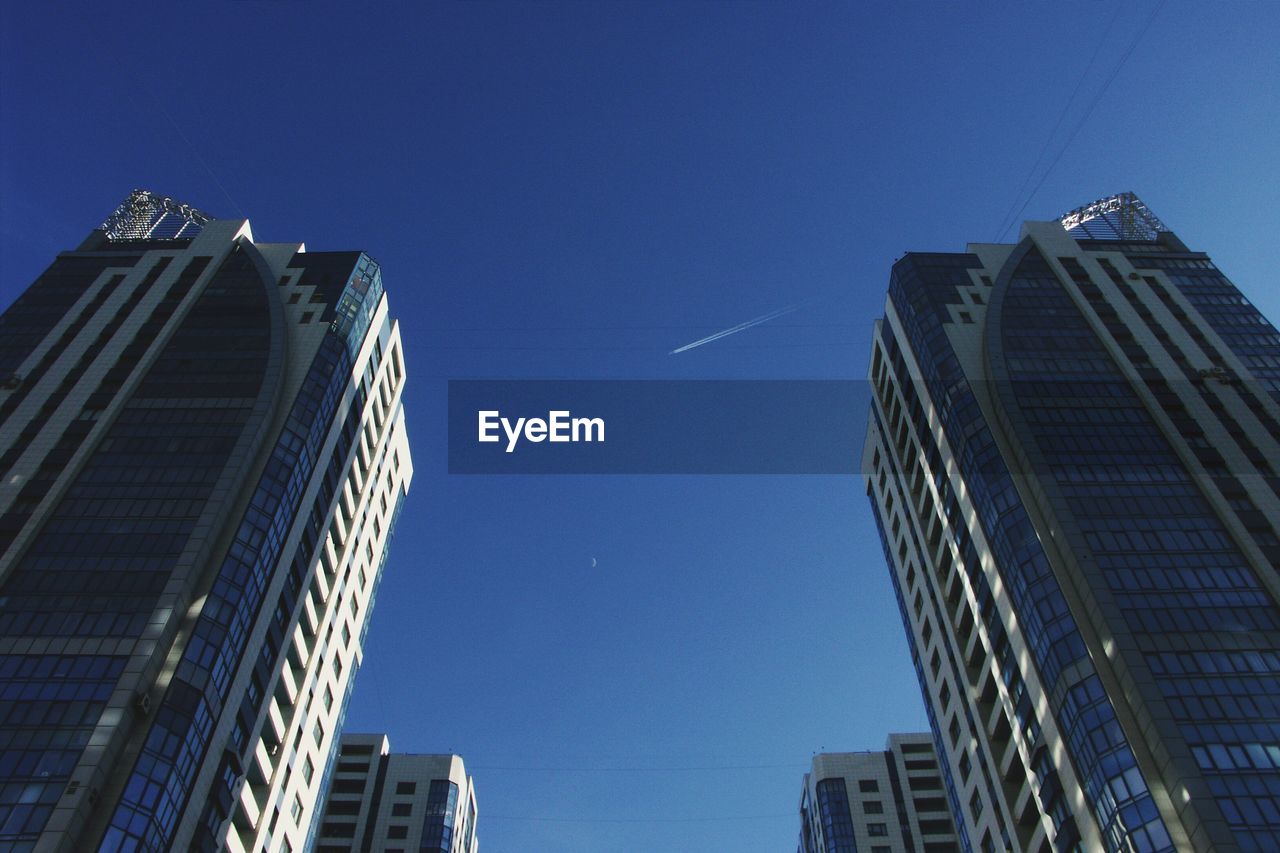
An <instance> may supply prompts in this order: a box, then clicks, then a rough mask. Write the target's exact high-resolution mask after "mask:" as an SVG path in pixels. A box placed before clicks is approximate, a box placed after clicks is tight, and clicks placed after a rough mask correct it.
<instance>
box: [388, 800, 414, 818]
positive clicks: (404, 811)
mask: <svg viewBox="0 0 1280 853" xmlns="http://www.w3.org/2000/svg"><path fill="white" fill-rule="evenodd" d="M411 811H413V803H396V804H395V805H393V806H392V807H391V816H392V817H408V816H409V812H411Z"/></svg>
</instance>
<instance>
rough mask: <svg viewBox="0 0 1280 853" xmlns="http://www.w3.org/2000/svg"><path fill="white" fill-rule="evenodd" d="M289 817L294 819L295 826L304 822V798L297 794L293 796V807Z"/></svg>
mask: <svg viewBox="0 0 1280 853" xmlns="http://www.w3.org/2000/svg"><path fill="white" fill-rule="evenodd" d="M289 816H290V817H292V818H293V822H294V824H295V825H296V824H297V823H298V822H299V821H301V820H302V798H301V797H299V796H298V795H297V794H294V796H293V805H292V806H291V807H290V808H289Z"/></svg>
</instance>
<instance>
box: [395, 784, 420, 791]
mask: <svg viewBox="0 0 1280 853" xmlns="http://www.w3.org/2000/svg"><path fill="white" fill-rule="evenodd" d="M417 790H418V785H417V783H415V782H397V783H396V793H397V794H413V793H416V792H417Z"/></svg>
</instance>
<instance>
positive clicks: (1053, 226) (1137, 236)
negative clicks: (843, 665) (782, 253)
mask: <svg viewBox="0 0 1280 853" xmlns="http://www.w3.org/2000/svg"><path fill="white" fill-rule="evenodd" d="M870 378H871V384H872V392H873V393H872V396H873V403H872V406H871V414H870V417H869V421H870V422H869V426H868V434H867V440H866V445H865V449H864V458H863V466H864V467H863V471H864V473H865V474H866V476H867V490H868V495H869V497H870V499H871V503H872V507H873V510H874V514H875V516H876V520H877V523H878V524H879V527H880V532H881V536H882V540H883V544H884V550H885V557H886V559H887V561H888V564H889V567H890V574H891V576H892V579H893V583H894V586H895V589H896V592H897V597H898V602H899V604H900V606H901V613H902V619H903V623H904V626H905V628H906V631H907V635H908V638H909V640H910V645H911V650H912V657H913V661H914V663H915V667H916V670H917V674H918V677H919V680H920V684H921V688H922V691H923V693H924V695H925V700H926V706H927V709H928V713H929V717H930V723H931V727H932V730H933V735H934V738H935V740H936V743H937V747H938V750H939V752H940V754H941V755H942V756H943V758H944V759H945V760H944V761H943V771H944V774H943V775H944V780H945V787H946V791H947V795H948V798H949V799H950V802H951V806H952V811H953V813H954V814H955V815H956V818H957V825H958V827H957V828H958V831H959V833H960V842H961V845H962V846H963V847H964V848H965V849H975V850H984V851H990V850H997V849H999V850H1003V849H1013V850H1031V851H1042V850H1043V851H1049V850H1075V849H1079V850H1111V851H1118V850H1136V851H1163V850H1175V849H1176V850H1197V851H1200V850H1219V851H1228V850H1233V851H1234V850H1277V849H1280V608H1278V607H1277V601H1278V600H1280V575H1277V572H1276V569H1277V567H1278V566H1280V538H1277V537H1278V536H1280V501H1278V496H1280V479H1278V478H1277V471H1276V466H1277V465H1280V335H1278V334H1277V332H1276V329H1275V328H1274V327H1273V326H1272V325H1271V324H1270V323H1268V322H1267V320H1266V319H1265V318H1264V317H1262V316H1261V315H1260V314H1259V312H1258V311H1257V310H1256V309H1255V308H1254V307H1253V306H1252V305H1251V304H1250V303H1249V301H1248V299H1246V298H1245V297H1244V295H1243V294H1242V293H1241V292H1240V291H1239V290H1238V289H1237V288H1236V287H1235V286H1234V285H1233V284H1232V283H1231V282H1230V281H1228V280H1227V279H1226V277H1225V276H1223V275H1222V273H1221V272H1219V271H1218V270H1217V269H1216V268H1215V267H1214V265H1213V263H1212V261H1210V259H1209V258H1208V256H1207V255H1205V254H1203V253H1200V252H1196V251H1192V250H1190V249H1189V248H1188V247H1187V246H1186V245H1185V244H1184V243H1183V242H1182V241H1181V240H1179V239H1178V238H1177V237H1176V236H1175V235H1174V234H1173V233H1171V232H1170V231H1169V230H1168V229H1167V228H1165V227H1164V225H1163V224H1161V223H1160V222H1159V220H1158V219H1156V217H1155V216H1154V215H1153V214H1152V213H1151V212H1150V211H1149V210H1148V209H1147V208H1146V207H1145V206H1144V205H1143V204H1142V202H1141V201H1140V200H1138V199H1137V198H1136V197H1134V196H1133V195H1132V194H1125V195H1121V196H1116V197H1113V198H1110V199H1104V200H1102V201H1100V202H1097V203H1095V204H1093V205H1090V206H1088V207H1085V208H1081V209H1080V210H1077V211H1073V212H1072V213H1071V214H1068V215H1067V216H1065V217H1063V218H1062V219H1061V220H1060V221H1055V222H1047V223H1027V224H1026V225H1025V226H1024V227H1023V230H1022V234H1021V237H1020V240H1019V242H1018V243H1016V244H1014V245H991V244H984V245H973V246H970V247H969V249H968V251H967V252H965V253H956V254H915V253H913V254H908V255H906V256H905V257H903V258H902V259H901V260H900V261H898V262H897V263H896V264H895V265H894V268H893V272H892V276H891V279H890V286H889V297H888V300H887V304H886V308H885V316H884V319H883V320H881V321H880V322H879V323H878V324H877V326H876V332H875V343H874V349H873V353H872V359H871V367H870Z"/></svg>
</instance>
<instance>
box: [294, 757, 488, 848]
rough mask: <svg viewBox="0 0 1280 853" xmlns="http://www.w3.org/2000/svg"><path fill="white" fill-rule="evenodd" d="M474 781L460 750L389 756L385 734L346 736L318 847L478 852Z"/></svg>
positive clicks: (330, 784) (330, 791) (331, 784)
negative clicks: (459, 754) (459, 753)
mask: <svg viewBox="0 0 1280 853" xmlns="http://www.w3.org/2000/svg"><path fill="white" fill-rule="evenodd" d="M479 849H480V842H479V840H478V838H477V836H476V792H475V783H474V782H473V781H472V779H471V777H470V776H468V775H467V771H466V768H465V767H464V766H463V763H462V759H461V758H460V757H459V756H457V755H405V754H399V755H392V754H391V747H390V744H389V742H388V741H387V738H386V736H385V735H380V734H372V735H370V734H349V735H343V737H342V743H341V747H340V749H339V753H338V763H337V766H336V767H335V768H334V774H333V779H332V780H331V782H330V783H329V796H328V801H327V802H326V803H325V809H324V817H323V820H322V823H321V825H320V833H319V836H318V839H317V842H316V847H315V850H316V853H348V851H352V850H360V851H370V853H404V851H408V850H414V851H426V850H439V851H443V853H477V851H478V850H479Z"/></svg>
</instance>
